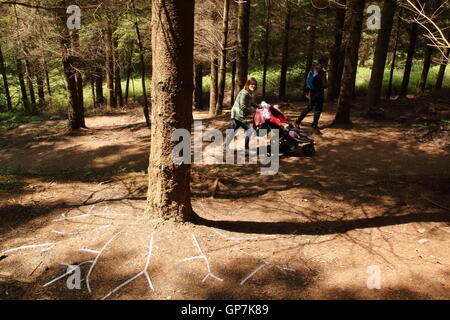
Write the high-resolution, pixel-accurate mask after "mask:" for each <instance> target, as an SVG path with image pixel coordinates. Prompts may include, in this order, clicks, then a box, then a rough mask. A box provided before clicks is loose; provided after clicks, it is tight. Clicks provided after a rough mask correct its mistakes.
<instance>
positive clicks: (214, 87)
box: [209, 50, 218, 116]
mask: <svg viewBox="0 0 450 320" xmlns="http://www.w3.org/2000/svg"><path fill="white" fill-rule="evenodd" d="M217 64H218V59H217V57H216V55H215V52H214V50H213V51H212V52H211V85H210V90H209V115H210V116H214V115H215V112H216V104H217V91H218V79H217V74H218V66H217Z"/></svg>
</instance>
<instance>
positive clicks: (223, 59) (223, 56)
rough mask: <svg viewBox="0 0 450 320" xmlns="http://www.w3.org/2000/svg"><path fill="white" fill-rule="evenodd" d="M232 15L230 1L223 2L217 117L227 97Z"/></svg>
mask: <svg viewBox="0 0 450 320" xmlns="http://www.w3.org/2000/svg"><path fill="white" fill-rule="evenodd" d="M229 13H230V0H224V1H223V26H222V48H221V52H220V69H219V92H218V94H217V105H216V110H215V112H214V113H215V115H220V114H222V110H223V100H224V97H225V81H226V75H227V45H228V16H229Z"/></svg>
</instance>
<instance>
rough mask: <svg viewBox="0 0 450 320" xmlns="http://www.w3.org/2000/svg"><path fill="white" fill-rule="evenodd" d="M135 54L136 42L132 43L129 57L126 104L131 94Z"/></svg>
mask: <svg viewBox="0 0 450 320" xmlns="http://www.w3.org/2000/svg"><path fill="white" fill-rule="evenodd" d="M133 52H134V41H133V42H132V43H131V48H130V55H129V57H128V68H127V83H126V86H125V104H128V95H129V92H130V78H131V72H132V71H133Z"/></svg>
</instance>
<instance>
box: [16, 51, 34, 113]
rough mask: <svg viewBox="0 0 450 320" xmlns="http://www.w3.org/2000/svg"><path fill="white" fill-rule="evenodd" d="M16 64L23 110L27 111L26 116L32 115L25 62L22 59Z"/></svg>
mask: <svg viewBox="0 0 450 320" xmlns="http://www.w3.org/2000/svg"><path fill="white" fill-rule="evenodd" d="M16 64H17V76H18V78H19V85H20V92H21V94H22V103H23V109H24V110H25V113H26V114H30V113H31V108H30V100H28V93H27V87H26V85H25V71H24V67H23V62H22V61H21V60H20V59H17V60H16Z"/></svg>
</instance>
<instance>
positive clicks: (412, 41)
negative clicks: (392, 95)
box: [399, 23, 419, 98]
mask: <svg viewBox="0 0 450 320" xmlns="http://www.w3.org/2000/svg"><path fill="white" fill-rule="evenodd" d="M418 28H419V26H418V24H417V23H413V25H412V27H411V30H410V33H409V45H408V53H407V57H406V63H405V71H404V73H403V80H402V86H401V88H400V94H399V97H400V98H405V97H406V95H407V94H408V85H409V78H410V76H411V69H412V61H413V58H414V53H415V50H416V42H417V33H418Z"/></svg>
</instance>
